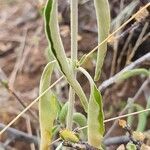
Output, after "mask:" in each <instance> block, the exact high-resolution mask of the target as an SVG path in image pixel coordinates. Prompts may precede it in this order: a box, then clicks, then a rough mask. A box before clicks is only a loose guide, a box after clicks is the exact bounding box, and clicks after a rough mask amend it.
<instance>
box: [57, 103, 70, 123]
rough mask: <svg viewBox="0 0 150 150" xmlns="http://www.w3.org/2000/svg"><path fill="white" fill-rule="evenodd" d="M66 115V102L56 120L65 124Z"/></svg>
mask: <svg viewBox="0 0 150 150" xmlns="http://www.w3.org/2000/svg"><path fill="white" fill-rule="evenodd" d="M67 113H68V102H66V103H65V104H64V105H63V106H62V109H61V111H60V113H59V116H58V119H59V121H60V122H61V123H63V124H65V121H66V117H67Z"/></svg>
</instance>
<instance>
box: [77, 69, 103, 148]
mask: <svg viewBox="0 0 150 150" xmlns="http://www.w3.org/2000/svg"><path fill="white" fill-rule="evenodd" d="M79 70H80V71H81V72H82V73H83V74H84V75H85V76H86V77H87V78H88V80H89V82H90V86H91V93H90V99H89V105H88V123H87V124H88V143H89V144H90V145H92V146H94V147H96V148H99V149H101V148H102V147H101V145H102V140H103V134H104V132H105V126H104V113H103V102H102V96H101V93H100V92H99V90H98V89H97V87H96V85H95V83H94V81H93V79H92V78H91V76H90V75H89V73H88V72H87V71H86V70H84V69H83V68H81V67H80V68H79Z"/></svg>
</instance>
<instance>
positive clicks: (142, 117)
mask: <svg viewBox="0 0 150 150" xmlns="http://www.w3.org/2000/svg"><path fill="white" fill-rule="evenodd" d="M134 107H136V110H137V111H141V110H144V108H143V107H142V106H140V105H138V104H134ZM146 124H147V115H146V113H140V114H139V115H138V125H137V128H136V131H140V132H143V131H144V130H145V128H146Z"/></svg>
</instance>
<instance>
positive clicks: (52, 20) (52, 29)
mask: <svg viewBox="0 0 150 150" xmlns="http://www.w3.org/2000/svg"><path fill="white" fill-rule="evenodd" d="M57 3H58V2H57V0H47V4H46V7H45V30H46V36H47V39H48V43H49V47H50V48H49V50H51V52H52V54H53V56H54V58H55V59H56V60H57V63H58V65H59V68H60V70H61V72H62V73H63V74H64V76H65V77H66V79H67V81H68V82H69V84H70V85H71V86H72V88H73V89H74V91H75V92H76V94H77V95H78V96H79V98H80V101H81V103H82V105H83V107H84V109H85V111H86V112H87V107H88V102H87V98H86V96H85V94H84V92H83V90H82V88H81V86H80V84H79V83H78V82H77V80H76V79H75V77H74V74H73V69H72V65H69V63H68V60H67V57H66V54H65V50H64V47H63V44H62V41H61V38H60V34H59V25H58V11H57Z"/></svg>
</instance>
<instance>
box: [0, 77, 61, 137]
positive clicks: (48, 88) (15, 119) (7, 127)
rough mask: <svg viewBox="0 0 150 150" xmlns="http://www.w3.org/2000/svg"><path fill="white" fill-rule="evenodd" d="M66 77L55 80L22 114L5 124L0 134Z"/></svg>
mask: <svg viewBox="0 0 150 150" xmlns="http://www.w3.org/2000/svg"><path fill="white" fill-rule="evenodd" d="M63 78H64V77H63V76H61V77H60V78H59V79H58V80H57V81H55V82H54V83H53V84H52V85H51V86H49V88H47V89H46V90H45V91H44V92H43V93H42V94H41V95H40V96H38V97H37V98H36V99H35V100H34V101H33V102H31V103H30V104H29V105H28V106H27V107H26V108H25V109H24V110H23V111H22V112H20V114H18V115H17V116H16V117H15V118H14V119H13V120H12V121H11V122H10V123H8V125H7V126H5V128H4V129H2V130H1V131H0V135H2V134H3V133H4V132H5V131H6V130H7V128H8V127H10V126H11V125H12V124H13V123H14V122H15V121H16V120H18V119H19V118H20V117H21V116H22V115H23V114H24V113H25V112H26V111H27V110H29V108H30V107H31V106H32V105H34V104H35V103H36V102H37V101H38V100H39V99H40V98H41V97H42V96H43V95H44V94H45V93H46V92H48V91H49V90H50V89H51V88H52V87H53V86H55V85H56V84H57V83H58V82H59V81H60V80H62V79H63Z"/></svg>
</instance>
